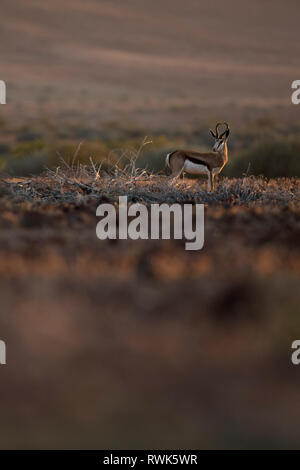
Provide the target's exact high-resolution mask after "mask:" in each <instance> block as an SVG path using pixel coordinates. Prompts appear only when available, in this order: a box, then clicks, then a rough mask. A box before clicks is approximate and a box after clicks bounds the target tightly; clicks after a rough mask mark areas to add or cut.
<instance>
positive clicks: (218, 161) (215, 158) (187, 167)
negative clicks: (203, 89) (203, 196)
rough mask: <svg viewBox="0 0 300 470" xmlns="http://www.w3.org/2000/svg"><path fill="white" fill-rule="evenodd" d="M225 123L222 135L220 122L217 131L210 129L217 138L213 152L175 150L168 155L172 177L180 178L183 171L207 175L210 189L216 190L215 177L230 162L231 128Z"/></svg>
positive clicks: (167, 160) (167, 159)
mask: <svg viewBox="0 0 300 470" xmlns="http://www.w3.org/2000/svg"><path fill="white" fill-rule="evenodd" d="M224 124H225V125H226V130H225V131H224V132H223V133H222V134H221V135H219V133H218V128H219V126H220V125H221V123H220V122H219V123H218V124H216V128H215V132H214V131H212V130H211V129H210V132H211V134H212V136H213V137H214V139H215V144H214V146H213V151H212V152H195V151H193V150H175V151H174V152H172V153H169V154H168V155H167V158H166V164H167V165H168V166H169V168H170V169H171V177H172V178H178V177H179V176H180V175H181V174H182V173H183V172H186V173H189V174H193V175H207V177H208V191H212V190H214V177H215V176H216V175H218V174H219V173H220V172H221V171H222V169H223V168H224V166H225V165H226V163H227V162H228V150H227V140H228V137H229V133H230V129H229V127H228V124H227V123H226V122H224Z"/></svg>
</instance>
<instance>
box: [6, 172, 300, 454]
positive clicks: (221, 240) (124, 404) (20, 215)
mask: <svg viewBox="0 0 300 470" xmlns="http://www.w3.org/2000/svg"><path fill="white" fill-rule="evenodd" d="M125 188H126V194H127V195H128V198H129V201H131V202H132V201H135V202H137V201H141V202H144V203H145V204H150V203H151V202H161V201H167V202H174V201H176V200H178V202H180V203H184V202H191V203H197V202H198V203H200V202H204V203H205V245H204V248H203V250H201V251H199V252H188V251H185V249H184V243H183V242H182V241H178V240H173V241H172V240H170V241H161V240H156V241H147V240H144V241H141V240H140V241H130V240H128V241H126V240H123V241H118V240H112V241H109V240H106V241H100V240H98V239H97V238H96V233H95V227H96V223H97V221H98V220H99V219H98V218H97V217H96V215H95V212H96V207H97V206H98V204H99V203H101V202H104V201H105V202H112V203H116V202H117V197H118V195H120V194H124V189H125ZM299 189H300V188H299V181H297V180H291V179H283V178H282V179H280V180H269V181H267V180H264V179H262V178H251V177H247V178H243V179H239V180H232V179H231V180H228V179H223V180H221V181H220V182H219V185H218V189H217V191H216V193H215V194H212V195H209V194H207V193H206V190H205V186H204V185H203V184H202V185H199V182H198V181H193V180H187V181H185V182H182V181H179V182H173V183H171V182H170V181H169V180H167V179H166V178H165V177H163V176H162V177H159V176H152V177H150V178H148V179H147V180H146V181H140V180H132V179H131V178H126V177H123V178H119V179H114V178H112V177H109V176H105V175H104V176H103V177H100V178H99V179H97V181H96V182H95V181H94V180H93V179H90V180H87V179H85V180H84V183H83V184H82V181H81V182H80V180H78V179H74V178H72V177H69V178H67V179H65V180H64V179H63V177H61V178H58V177H57V176H55V175H49V174H48V175H46V176H44V177H37V178H34V179H31V180H28V179H25V178H23V179H5V180H4V181H3V182H2V184H1V198H0V207H1V217H0V224H1V244H0V258H1V264H0V266H1V268H0V277H1V323H0V331H1V334H2V336H4V338H6V341H7V344H8V364H9V366H5V369H4V368H3V369H1V403H0V413H1V447H2V448H7V447H8V448H15V447H22V448H24V447H25V448H27V447H29V448H32V447H34V448H44V447H47V448H49V447H50V448H51V447H62V448H65V447H67V448H70V447H71V448H91V447H100V448H137V447H138V448H157V447H158V448H230V447H237V448H256V447H259V448H266V447H272V448H275V447H280V448H289V447H293V446H296V447H298V436H299V431H298V423H299V419H300V408H299V406H298V394H299V371H298V369H297V366H294V365H292V363H291V353H292V350H291V343H292V341H293V340H294V339H296V338H298V337H299V335H300V321H299V301H300V294H299V270H300V253H299V235H300V225H299V211H300V208H299Z"/></svg>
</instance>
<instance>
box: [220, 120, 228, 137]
mask: <svg viewBox="0 0 300 470" xmlns="http://www.w3.org/2000/svg"><path fill="white" fill-rule="evenodd" d="M223 124H225V126H226V129H225V131H224V132H222V134H221V135H220V136H219V139H222V138H223V136H224V135H225V133H226V132H227V131H229V126H228V124H227V122H223Z"/></svg>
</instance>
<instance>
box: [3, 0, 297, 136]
mask: <svg viewBox="0 0 300 470" xmlns="http://www.w3.org/2000/svg"><path fill="white" fill-rule="evenodd" d="M299 11H300V7H299V3H298V2H297V1H296V0H290V1H289V6H288V8H287V5H286V3H285V2H282V1H281V2H279V1H276V2H273V1H271V0H259V1H257V0H255V1H252V2H245V1H240V0H228V1H227V2H222V1H220V0H211V1H210V2H204V1H198V0H187V1H185V2H182V1H181V0H161V1H160V2H159V3H157V4H156V2H154V3H153V2H149V1H146V0H127V1H126V2H124V1H121V0H114V1H113V2H111V1H105V0H104V1H103V0H101V1H98V2H96V1H93V0H87V1H83V0H72V1H70V0H66V1H64V2H61V1H58V0H52V1H51V2H48V3H45V2H40V1H38V0H27V1H26V2H22V4H21V3H20V2H17V1H16V0H2V2H1V13H2V14H1V18H0V44H1V46H0V48H1V77H0V78H1V79H4V80H6V81H7V85H8V105H7V106H6V107H5V109H4V107H2V108H1V113H2V116H4V117H7V118H11V117H13V118H14V119H18V120H23V121H24V120H27V119H29V118H30V117H32V116H35V117H39V116H55V117H59V116H60V117H62V118H64V119H75V120H82V119H83V118H84V119H85V120H87V119H88V120H89V121H90V122H95V119H97V121H101V120H107V119H123V118H125V117H126V118H128V117H129V119H134V120H139V121H140V122H142V123H143V124H146V125H148V126H153V127H155V126H156V127H159V126H162V125H163V126H167V125H168V124H172V125H174V123H178V124H179V125H181V124H182V122H183V121H184V122H189V121H193V120H195V118H196V117H199V116H200V117H201V118H202V117H205V116H206V115H207V113H208V114H209V115H210V116H215V115H220V112H221V111H222V112H223V110H226V116H228V117H229V118H230V117H231V115H233V114H234V112H235V111H237V110H240V109H242V111H243V112H245V111H246V110H248V111H249V112H250V111H251V109H252V110H253V108H254V109H263V110H265V109H270V108H273V107H274V106H276V107H280V108H281V109H284V108H286V112H291V113H292V112H295V111H296V110H295V108H293V107H292V106H291V104H290V94H291V93H290V84H291V81H292V80H295V79H297V78H299V77H298V75H299V74H298V71H299V68H298V65H299V64H298V61H299V59H298V58H299V56H300V46H299V41H298V36H299V33H298V17H299V15H298V13H299ZM241 107H242V108H241ZM278 109H279V108H278Z"/></svg>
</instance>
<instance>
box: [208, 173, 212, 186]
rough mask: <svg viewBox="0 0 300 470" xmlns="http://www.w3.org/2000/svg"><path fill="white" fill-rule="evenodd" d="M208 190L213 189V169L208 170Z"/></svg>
mask: <svg viewBox="0 0 300 470" xmlns="http://www.w3.org/2000/svg"><path fill="white" fill-rule="evenodd" d="M207 190H208V191H211V190H212V173H211V171H209V172H208V179H207Z"/></svg>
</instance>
